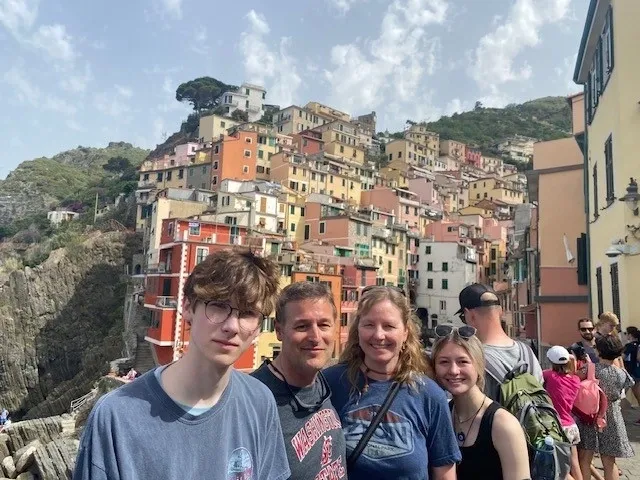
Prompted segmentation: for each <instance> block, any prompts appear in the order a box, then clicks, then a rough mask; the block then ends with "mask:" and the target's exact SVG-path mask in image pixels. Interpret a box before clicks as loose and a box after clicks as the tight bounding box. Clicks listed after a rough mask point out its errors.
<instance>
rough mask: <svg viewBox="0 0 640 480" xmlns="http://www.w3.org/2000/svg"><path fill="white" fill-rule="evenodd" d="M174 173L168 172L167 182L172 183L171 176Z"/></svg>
mask: <svg viewBox="0 0 640 480" xmlns="http://www.w3.org/2000/svg"><path fill="white" fill-rule="evenodd" d="M172 173H173V172H171V171H169V172H167V182H169V181H171V174H172Z"/></svg>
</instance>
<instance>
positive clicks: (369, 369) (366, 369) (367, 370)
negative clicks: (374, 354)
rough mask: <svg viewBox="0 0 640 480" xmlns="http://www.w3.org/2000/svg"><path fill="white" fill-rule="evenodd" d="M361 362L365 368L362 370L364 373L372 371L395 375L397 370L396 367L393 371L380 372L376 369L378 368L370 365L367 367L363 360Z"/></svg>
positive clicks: (379, 373)
mask: <svg viewBox="0 0 640 480" xmlns="http://www.w3.org/2000/svg"><path fill="white" fill-rule="evenodd" d="M362 364H363V365H364V368H365V372H364V373H365V374H366V373H367V372H373V373H377V374H378V375H395V373H396V370H397V369H396V370H394V371H393V372H380V371H378V370H374V369H373V368H370V367H369V366H368V365H367V364H366V363H364V362H362Z"/></svg>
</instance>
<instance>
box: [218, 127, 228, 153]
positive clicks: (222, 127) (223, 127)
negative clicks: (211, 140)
mask: <svg viewBox="0 0 640 480" xmlns="http://www.w3.org/2000/svg"><path fill="white" fill-rule="evenodd" d="M226 126H227V124H226V123H224V122H220V128H224V127H226ZM216 147H217V145H216ZM216 153H218V152H216Z"/></svg>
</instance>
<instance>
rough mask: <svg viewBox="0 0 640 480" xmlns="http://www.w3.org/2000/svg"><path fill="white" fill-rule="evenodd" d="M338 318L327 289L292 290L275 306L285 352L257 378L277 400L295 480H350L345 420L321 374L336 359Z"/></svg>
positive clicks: (295, 286)
mask: <svg viewBox="0 0 640 480" xmlns="http://www.w3.org/2000/svg"><path fill="white" fill-rule="evenodd" d="M337 316H338V315H337V309H336V306H335V303H334V300H333V294H332V293H331V291H330V290H329V289H328V288H327V287H326V286H325V285H324V284H322V283H319V282H296V283H292V284H291V285H289V286H287V287H286V288H285V289H284V290H283V291H282V293H281V294H280V298H279V299H278V304H277V306H276V324H275V326H276V334H277V336H278V340H280V341H281V342H282V351H281V352H280V354H279V355H278V357H277V358H276V359H275V360H273V362H271V361H269V360H265V362H264V363H263V364H262V366H261V367H260V368H259V369H258V370H256V371H255V372H253V373H252V375H253V376H254V377H255V378H257V379H258V380H260V381H261V382H262V383H264V384H265V385H266V386H267V387H269V389H270V390H271V391H272V392H273V395H274V396H275V399H276V403H277V405H278V414H279V415H280V423H281V425H282V434H283V436H284V443H285V446H286V449H287V456H288V458H289V468H290V469H291V479H292V480H307V479H309V480H314V479H316V478H334V479H341V478H345V479H346V478H347V467H346V457H345V455H346V443H345V439H344V434H343V433H342V427H341V425H340V418H339V417H338V414H337V413H336V411H335V409H334V408H333V405H332V404H331V389H330V387H329V384H328V383H327V381H326V380H325V378H324V376H323V375H322V373H321V371H320V370H321V369H322V368H324V366H325V365H326V364H327V362H328V361H329V359H330V358H331V356H332V355H333V349H334V345H335V338H336V327H337Z"/></svg>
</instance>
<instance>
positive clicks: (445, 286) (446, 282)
mask: <svg viewBox="0 0 640 480" xmlns="http://www.w3.org/2000/svg"><path fill="white" fill-rule="evenodd" d="M442 289H443V290H449V280H447V279H446V278H443V279H442Z"/></svg>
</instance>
